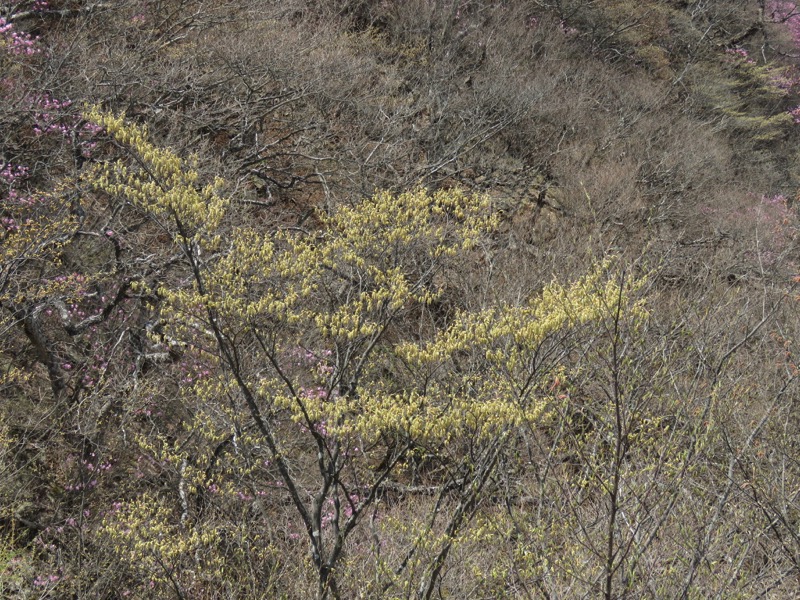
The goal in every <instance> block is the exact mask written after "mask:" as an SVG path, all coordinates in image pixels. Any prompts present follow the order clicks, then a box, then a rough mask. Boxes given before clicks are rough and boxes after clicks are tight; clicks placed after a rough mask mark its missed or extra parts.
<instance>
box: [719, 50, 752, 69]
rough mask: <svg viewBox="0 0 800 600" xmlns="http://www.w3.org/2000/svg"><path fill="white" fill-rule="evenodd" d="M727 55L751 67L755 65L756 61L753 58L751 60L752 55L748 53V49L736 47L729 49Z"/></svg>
mask: <svg viewBox="0 0 800 600" xmlns="http://www.w3.org/2000/svg"><path fill="white" fill-rule="evenodd" d="M725 54H727V55H729V56H731V57H733V58H734V59H736V60H741V61H744V62H746V63H748V64H751V65H752V64H755V61H754V60H753V59H752V58H750V53H749V52H748V51H747V49H745V48H742V47H740V46H736V47H735V48H728V49H727V50H725Z"/></svg>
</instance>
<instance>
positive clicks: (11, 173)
mask: <svg viewBox="0 0 800 600" xmlns="http://www.w3.org/2000/svg"><path fill="white" fill-rule="evenodd" d="M27 174H28V167H23V166H21V165H12V164H11V163H6V164H5V166H4V167H3V168H2V169H0V179H2V180H3V181H5V182H6V183H8V184H12V183H14V182H15V181H17V180H18V179H22V178H24V177H25V176H26V175H27Z"/></svg>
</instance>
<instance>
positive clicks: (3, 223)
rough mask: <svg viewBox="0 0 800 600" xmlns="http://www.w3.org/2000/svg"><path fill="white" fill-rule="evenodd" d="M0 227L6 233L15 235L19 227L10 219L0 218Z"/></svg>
mask: <svg viewBox="0 0 800 600" xmlns="http://www.w3.org/2000/svg"><path fill="white" fill-rule="evenodd" d="M0 227H2V228H3V229H4V230H6V231H7V232H8V233H17V232H18V231H19V225H17V222H16V220H14V219H12V218H11V217H0Z"/></svg>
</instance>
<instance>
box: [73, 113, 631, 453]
mask: <svg viewBox="0 0 800 600" xmlns="http://www.w3.org/2000/svg"><path fill="white" fill-rule="evenodd" d="M86 117H87V119H89V120H91V121H92V122H93V123H95V124H98V125H102V126H103V127H104V128H105V129H106V131H107V132H108V133H109V134H110V135H112V136H113V137H114V138H115V139H116V140H117V141H118V142H119V143H121V144H123V145H125V146H126V147H128V148H129V149H130V151H131V152H132V153H133V155H134V156H135V161H134V165H133V166H130V167H129V166H127V165H126V164H124V163H123V162H122V161H117V162H111V163H108V164H105V165H102V166H100V167H98V168H96V169H95V170H94V171H93V172H92V173H91V174H90V175H88V180H89V181H90V182H91V183H92V184H94V185H95V186H96V187H98V188H100V189H102V190H104V191H106V192H107V193H109V194H115V195H120V196H122V197H124V198H126V199H128V200H129V201H130V202H132V203H134V204H136V205H137V206H140V207H141V208H142V209H144V210H147V211H149V212H151V213H153V214H155V215H156V216H158V217H159V218H161V219H163V220H164V222H165V227H166V226H168V224H167V223H166V222H167V221H168V220H170V219H171V220H173V221H174V223H175V224H176V225H178V226H179V227H182V228H186V227H187V226H189V228H190V229H191V231H192V232H194V235H196V233H197V232H199V231H201V230H202V231H205V232H206V234H207V236H209V237H211V238H213V237H214V235H215V230H216V228H218V227H219V225H220V223H221V222H222V220H223V218H224V213H225V208H226V206H227V201H226V200H225V199H223V198H221V197H220V196H219V195H218V192H217V190H218V189H219V187H220V186H221V182H219V181H216V182H215V183H214V185H213V186H207V187H205V188H202V189H201V190H199V191H198V190H197V181H198V178H199V175H198V173H197V172H196V171H195V170H194V169H192V168H190V167H187V165H186V164H185V163H184V161H182V160H181V159H179V158H178V157H176V156H175V155H174V153H172V152H171V151H169V150H167V149H158V148H156V147H155V146H153V144H152V143H151V142H149V141H148V139H147V131H146V130H145V129H144V128H141V127H138V126H135V125H131V124H128V123H126V122H125V121H124V119H123V118H122V117H115V116H113V115H109V114H107V113H102V112H99V111H98V110H96V109H93V110H91V111H88V112H87V113H86ZM319 219H320V221H321V228H320V230H319V232H318V233H316V234H311V233H306V232H299V231H296V230H289V231H277V232H264V231H259V230H256V229H252V228H240V229H239V230H237V231H236V232H234V233H233V234H232V236H233V237H232V239H231V240H230V242H229V245H228V250H227V251H226V252H225V253H224V254H223V255H222V256H220V257H219V259H218V260H216V261H214V262H209V263H208V264H207V266H206V267H205V269H203V270H202V271H199V272H198V273H197V281H196V282H195V284H196V285H194V286H192V287H187V288H183V289H167V288H166V287H165V288H162V289H160V290H159V293H160V295H162V296H163V297H164V298H165V299H166V303H167V311H168V312H169V314H170V319H169V321H170V334H171V335H172V336H174V337H175V338H177V339H183V340H185V341H186V342H187V343H189V344H191V345H194V346H196V347H203V348H208V347H213V345H214V344H215V343H216V339H217V336H219V335H224V336H226V337H227V338H228V339H241V340H243V339H245V338H246V336H249V335H256V336H257V337H258V339H260V340H261V351H262V352H265V353H266V355H267V356H265V357H264V359H263V360H262V359H256V362H257V363H259V364H265V363H267V362H271V363H272V364H273V367H275V369H274V370H264V369H263V368H262V369H258V373H257V374H255V373H253V374H248V373H246V372H242V373H240V376H241V377H242V381H241V382H240V383H242V384H245V385H248V386H249V387H250V388H251V389H253V390H256V391H258V392H259V393H260V395H261V396H262V397H263V398H264V399H265V400H267V401H269V402H270V403H271V404H272V405H273V406H276V407H279V408H282V409H286V410H289V411H291V412H292V414H293V418H294V419H295V420H298V421H303V422H306V423H309V424H310V423H314V422H322V421H324V422H327V424H328V427H329V431H331V432H333V431H336V432H338V433H340V434H343V435H344V434H347V435H357V436H363V437H366V438H368V439H375V438H376V437H378V436H380V435H381V434H382V432H385V431H402V432H404V433H405V434H408V435H411V436H412V437H418V438H424V439H444V438H448V437H450V436H452V435H455V434H456V433H457V432H458V431H460V430H461V429H462V428H464V427H467V428H468V429H473V430H475V429H477V430H479V431H481V432H483V433H484V434H489V433H491V432H496V431H498V429H502V428H503V427H504V426H508V425H516V424H519V423H521V422H525V421H530V420H535V419H536V418H537V417H538V415H539V414H540V413H541V411H542V408H543V406H544V403H543V402H542V401H537V400H534V399H532V398H531V397H530V392H531V390H532V389H533V387H532V386H530V385H529V383H530V373H531V368H532V367H531V366H530V365H529V364H527V363H528V361H529V360H530V357H531V356H532V354H533V353H534V352H535V350H536V348H537V347H538V346H539V345H540V344H541V343H543V341H544V340H545V339H546V338H547V337H548V336H551V335H552V334H553V333H555V332H557V331H559V330H561V329H564V328H567V327H572V326H576V325H580V324H583V323H587V322H589V321H593V320H598V319H602V318H603V317H604V315H608V314H612V313H614V312H615V311H616V310H617V306H618V304H619V303H620V302H625V301H626V298H627V295H628V292H629V290H621V289H620V287H619V286H618V285H617V284H616V283H614V282H613V281H611V280H608V281H604V277H605V275H604V273H605V270H606V265H599V266H598V267H597V268H596V269H595V271H594V272H593V273H591V274H590V275H588V276H587V277H585V278H583V279H581V280H580V281H578V282H576V283H574V284H572V285H567V286H564V285H561V284H557V283H553V284H551V285H549V286H547V287H546V288H545V289H544V290H543V292H542V293H541V295H537V296H534V297H532V298H531V299H530V300H529V301H528V302H527V303H526V304H524V305H523V306H501V307H491V308H488V309H486V310H484V311H481V312H478V313H467V312H463V313H461V314H459V315H458V316H457V317H456V318H455V319H454V320H453V322H452V323H451V324H450V326H449V327H448V328H447V329H446V330H443V331H439V332H438V333H437V334H436V335H435V336H434V337H433V338H431V339H430V340H428V341H426V342H422V343H411V342H400V343H397V344H395V352H396V355H397V356H398V357H400V358H401V359H402V360H404V361H406V363H407V364H408V365H409V367H410V368H412V369H416V370H419V369H423V370H430V369H436V368H439V367H440V366H441V365H442V364H443V363H445V362H446V361H448V360H449V359H450V358H451V357H452V356H453V355H454V354H457V353H463V352H472V353H477V354H478V355H480V357H481V360H482V361H483V362H484V363H485V366H484V367H482V369H481V370H480V371H479V372H476V373H473V374H472V375H469V376H466V377H465V378H462V379H461V380H459V381H457V382H453V381H448V382H445V383H442V384H441V385H440V386H437V385H434V384H432V383H431V384H429V385H428V386H427V387H426V388H425V390H424V391H421V390H419V389H414V388H413V387H411V388H406V389H392V387H391V386H388V385H387V384H386V383H385V382H382V381H374V380H370V379H368V378H363V377H362V378H359V379H358V381H357V387H355V388H353V387H352V386H351V385H350V384H351V383H353V382H350V381H345V379H346V378H347V377H348V376H350V375H351V369H353V368H355V365H358V366H357V368H358V369H360V370H361V371H363V372H367V369H366V367H367V366H368V364H369V363H368V362H367V361H366V359H367V358H368V357H370V356H371V355H370V353H372V352H374V351H375V348H376V346H377V344H378V342H379V341H380V340H381V339H382V336H384V335H385V333H386V331H387V328H388V327H389V326H390V325H391V324H392V323H393V322H394V320H396V318H397V317H398V316H399V315H400V314H401V313H403V312H404V311H407V310H409V309H411V308H412V307H414V306H426V305H429V304H430V303H431V302H433V301H435V300H436V299H437V298H438V297H439V296H440V294H441V290H440V289H439V288H437V286H436V285H435V280H436V275H437V273H438V272H439V271H440V270H441V269H442V268H444V267H445V265H446V264H447V262H448V260H451V259H452V258H453V257H454V256H455V255H457V254H458V253H463V252H466V251H469V250H470V249H471V248H473V247H474V246H475V244H476V243H478V242H479V240H480V239H481V238H482V237H485V236H486V235H488V234H490V233H491V232H492V231H493V230H494V229H495V227H496V225H497V219H496V216H495V215H494V214H493V213H492V210H491V205H490V202H489V199H488V198H487V197H485V196H469V195H466V194H464V193H463V192H461V191H458V190H443V191H439V192H436V193H433V194H431V193H428V192H427V191H426V190H424V189H421V188H420V189H416V190H412V191H408V192H404V193H400V194H392V193H390V192H386V191H380V192H376V193H375V194H374V195H373V196H371V197H369V198H366V199H363V200H361V201H360V202H357V203H354V204H353V205H351V206H343V207H339V208H338V209H337V210H335V211H334V212H333V213H332V214H320V215H319ZM195 241H197V240H195ZM265 340H266V341H267V342H268V345H267V346H265V345H264V342H265ZM308 340H311V341H312V342H313V343H314V344H315V346H316V347H317V348H320V349H328V351H329V352H330V351H335V357H334V359H333V362H332V364H331V367H330V371H329V372H328V373H327V375H326V377H324V378H319V377H317V378H316V381H314V383H316V384H317V385H320V386H321V387H322V388H324V393H320V394H318V395H316V396H314V395H308V394H304V393H302V389H303V386H304V385H305V384H308V383H310V382H311V379H310V378H309V375H308V373H299V374H293V373H290V372H289V371H288V367H284V366H281V360H282V359H281V352H286V351H288V349H291V348H292V347H299V346H301V345H303V343H304V341H308ZM270 344H271V345H270ZM250 353H251V355H252V354H253V353H255V354H258V353H259V351H258V350H256V347H255V346H254V347H253V348H252V349H251V350H250ZM267 358H269V361H267V360H266V359H267ZM276 371H278V372H276ZM312 379H313V378H312ZM526 382H527V383H526ZM226 386H227V383H226V382H225V378H224V377H223V378H222V379H219V378H209V379H207V380H206V381H205V382H204V383H202V384H198V385H197V386H195V388H194V390H193V393H196V394H199V395H201V396H203V397H209V398H213V397H217V396H218V395H219V394H220V393H221V392H222V391H223V389H224V388H226ZM337 386H338V387H345V388H347V391H346V393H345V394H344V397H341V398H338V399H337V400H336V401H335V402H334V401H332V400H333V397H334V396H335V395H336V393H337V390H336V389H335V388H336V387H337Z"/></svg>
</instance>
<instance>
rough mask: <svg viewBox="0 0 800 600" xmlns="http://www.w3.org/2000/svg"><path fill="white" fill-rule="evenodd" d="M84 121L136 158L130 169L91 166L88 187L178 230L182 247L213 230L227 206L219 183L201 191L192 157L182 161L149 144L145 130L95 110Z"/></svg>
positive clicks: (118, 163)
mask: <svg viewBox="0 0 800 600" xmlns="http://www.w3.org/2000/svg"><path fill="white" fill-rule="evenodd" d="M84 117H85V118H86V120H88V121H90V122H91V123H94V124H95V125H99V126H101V127H103V128H104V129H105V131H106V133H108V135H110V136H111V137H112V138H113V139H114V140H116V141H117V142H118V143H120V144H122V145H123V146H125V147H126V148H127V149H128V150H129V151H130V152H131V154H132V156H133V158H134V160H133V161H132V164H130V165H129V164H126V163H125V162H123V161H112V162H106V163H99V164H97V165H95V167H94V168H93V169H91V170H90V171H89V172H88V173H87V175H86V180H87V181H88V182H90V183H91V184H92V185H93V186H95V187H96V188H98V189H100V190H103V191H104V192H106V193H108V194H110V195H114V196H122V197H124V198H126V199H127V200H128V201H129V202H131V203H133V204H134V205H136V206H138V207H140V208H142V209H144V210H146V211H148V212H149V213H151V215H153V216H154V217H156V218H158V219H159V221H160V223H161V224H162V226H164V227H165V228H167V229H170V230H174V229H175V228H177V232H178V234H179V235H180V237H181V238H182V239H183V241H184V242H189V241H197V239H198V238H199V236H201V235H202V234H203V232H213V231H215V230H216V228H217V227H218V226H219V225H220V223H221V221H222V217H223V215H224V214H225V209H226V208H227V206H228V201H227V199H226V198H223V197H221V196H220V195H219V190H220V187H221V186H222V180H220V179H219V178H217V179H215V180H214V181H213V183H210V184H208V185H205V186H202V187H201V186H200V184H199V179H200V174H199V173H198V171H197V159H196V157H195V158H192V159H191V160H189V161H185V160H183V159H181V158H180V157H178V156H177V155H176V154H175V153H174V152H172V151H171V150H169V149H167V148H158V147H157V146H155V145H154V144H153V143H152V142H150V141H149V139H148V133H147V128H145V127H139V126H137V125H134V124H132V123H128V122H126V121H125V119H124V118H123V117H118V116H115V115H113V114H111V113H107V112H102V111H100V110H99V109H98V108H97V107H93V108H91V109H89V110H87V111H86V112H85V113H84Z"/></svg>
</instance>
